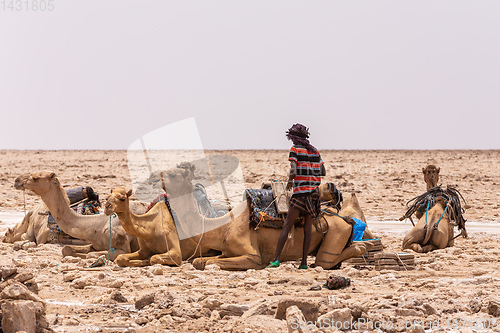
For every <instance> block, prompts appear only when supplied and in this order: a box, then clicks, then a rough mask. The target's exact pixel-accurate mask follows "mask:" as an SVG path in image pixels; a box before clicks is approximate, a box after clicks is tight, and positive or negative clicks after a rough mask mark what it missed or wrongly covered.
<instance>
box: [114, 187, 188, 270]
mask: <svg viewBox="0 0 500 333" xmlns="http://www.w3.org/2000/svg"><path fill="white" fill-rule="evenodd" d="M131 195H132V191H128V192H127V191H126V190H125V188H123V187H118V188H116V189H114V190H113V191H112V192H111V195H110V196H109V198H108V200H107V201H106V204H105V205H104V213H105V214H106V215H108V216H109V215H111V214H113V213H116V215H118V219H119V220H120V223H121V225H122V227H123V229H125V231H126V232H128V233H129V234H130V235H132V236H134V237H137V241H138V242H139V250H138V251H136V252H133V253H125V254H120V255H119V256H118V257H116V260H115V262H116V263H117V264H118V266H134V267H139V266H148V265H155V264H161V265H180V264H181V263H182V255H181V248H180V245H179V235H178V234H177V229H176V227H175V223H174V219H173V218H172V215H171V214H170V211H169V209H168V207H167V205H166V204H165V203H164V202H162V201H160V202H158V203H157V204H155V205H154V206H153V207H152V208H151V209H150V210H149V211H148V212H147V213H145V214H142V215H137V214H134V213H132V212H131V210H130V205H129V197H130V196H131Z"/></svg>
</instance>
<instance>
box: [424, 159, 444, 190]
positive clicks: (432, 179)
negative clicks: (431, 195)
mask: <svg viewBox="0 0 500 333" xmlns="http://www.w3.org/2000/svg"><path fill="white" fill-rule="evenodd" d="M440 170H441V169H440V168H438V167H436V166H435V165H434V164H429V165H427V166H426V167H425V168H423V169H422V172H423V173H424V181H425V183H426V184H427V191H429V190H430V189H431V188H433V187H435V186H437V184H438V182H439V171H440Z"/></svg>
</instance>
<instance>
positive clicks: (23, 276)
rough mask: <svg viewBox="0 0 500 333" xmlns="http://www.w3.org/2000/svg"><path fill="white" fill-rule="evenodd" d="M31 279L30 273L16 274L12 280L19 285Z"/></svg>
mask: <svg viewBox="0 0 500 333" xmlns="http://www.w3.org/2000/svg"><path fill="white" fill-rule="evenodd" d="M31 279H33V274H31V273H22V274H18V275H16V277H15V278H14V280H15V281H17V282H19V283H24V282H26V281H28V280H31Z"/></svg>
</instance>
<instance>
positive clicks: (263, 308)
mask: <svg viewBox="0 0 500 333" xmlns="http://www.w3.org/2000/svg"><path fill="white" fill-rule="evenodd" d="M269 314H271V310H270V309H269V306H268V305H267V304H266V303H261V304H256V305H254V306H252V307H250V309H248V310H247V311H245V313H243V315H242V316H241V318H248V317H252V316H259V315H269Z"/></svg>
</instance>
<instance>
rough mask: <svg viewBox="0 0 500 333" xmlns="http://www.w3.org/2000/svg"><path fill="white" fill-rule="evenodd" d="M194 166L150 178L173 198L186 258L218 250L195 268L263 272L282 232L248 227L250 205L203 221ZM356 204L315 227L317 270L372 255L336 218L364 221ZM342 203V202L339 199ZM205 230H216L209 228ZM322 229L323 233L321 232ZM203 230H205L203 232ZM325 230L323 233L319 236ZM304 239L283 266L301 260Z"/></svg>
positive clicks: (313, 246)
mask: <svg viewBox="0 0 500 333" xmlns="http://www.w3.org/2000/svg"><path fill="white" fill-rule="evenodd" d="M193 178H194V166H193V165H192V164H190V163H181V165H180V166H179V167H177V168H173V169H170V170H167V171H165V172H162V173H161V174H160V177H158V174H156V176H153V177H151V178H150V180H149V181H150V183H151V184H154V185H155V186H161V187H162V188H163V189H164V190H165V191H166V192H167V193H168V194H169V195H170V200H171V201H170V203H171V207H172V209H173V210H174V211H175V213H176V215H177V217H178V219H179V221H178V222H179V223H178V224H177V229H178V232H179V235H181V234H182V237H180V239H181V241H180V243H181V249H182V256H183V259H184V260H186V259H188V258H191V257H193V256H197V257H201V256H202V255H204V254H205V255H206V253H208V252H209V250H216V251H220V252H221V253H222V254H221V255H219V256H215V257H213V256H212V257H202V258H196V259H195V260H194V261H193V265H194V266H195V267H196V268H197V269H204V267H205V266H206V265H209V264H216V265H218V266H219V267H220V268H221V269H224V270H247V269H262V268H264V267H266V266H267V264H268V263H269V262H270V260H271V259H272V258H273V256H274V253H275V250H276V244H277V242H278V238H279V235H280V232H281V230H280V229H272V228H257V229H254V228H250V227H249V219H250V210H249V208H248V205H247V202H246V201H242V202H241V203H239V204H237V205H236V206H235V207H234V208H233V209H232V210H231V211H230V212H229V213H227V214H226V215H224V216H221V217H218V218H205V217H204V216H202V215H201V214H200V213H199V211H198V208H197V205H196V203H195V201H194V200H195V199H194V197H193V184H192V180H193ZM351 196H352V198H351V199H352V200H349V204H348V205H345V206H344V207H343V208H342V209H341V210H340V212H339V214H332V215H326V214H325V215H323V218H320V219H319V220H318V227H317V228H313V233H312V237H311V238H312V239H311V247H310V253H313V252H315V251H316V250H317V254H316V262H315V265H316V266H321V267H323V268H325V269H330V268H333V267H334V266H336V265H337V264H339V263H341V262H342V261H343V260H346V259H349V258H353V257H356V256H359V255H361V254H363V253H365V252H367V251H369V250H370V249H371V248H372V247H373V244H372V243H371V242H370V241H364V242H355V243H351V242H350V240H351V239H352V231H353V227H352V225H351V224H349V223H347V222H346V221H345V220H344V219H342V218H341V217H339V216H338V215H342V214H344V212H347V211H348V210H349V209H350V210H351V214H354V215H355V216H352V217H356V218H358V219H364V216H363V214H362V211H361V209H360V208H359V204H358V201H357V198H356V195H355V194H354V193H353V194H352V195H351ZM336 200H338V198H336ZM205 225H206V226H213V225H215V226H216V227H215V228H213V229H210V228H207V229H208V230H209V231H205V232H203V231H204V229H205ZM318 230H320V231H318ZM199 231H202V232H201V233H200V232H199ZM321 231H324V233H323V232H321ZM303 238H304V235H303V233H301V232H295V233H294V236H293V244H294V245H293V246H290V244H288V245H289V246H288V247H285V251H283V253H282V255H281V258H280V261H282V262H283V261H290V260H296V259H299V258H301V256H302V243H303Z"/></svg>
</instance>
